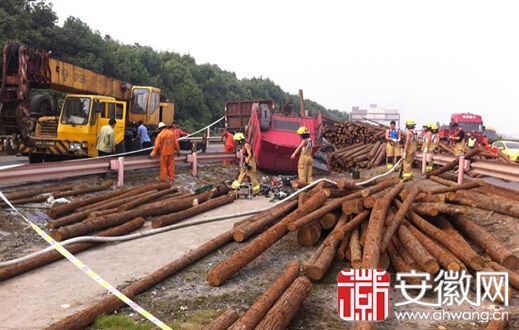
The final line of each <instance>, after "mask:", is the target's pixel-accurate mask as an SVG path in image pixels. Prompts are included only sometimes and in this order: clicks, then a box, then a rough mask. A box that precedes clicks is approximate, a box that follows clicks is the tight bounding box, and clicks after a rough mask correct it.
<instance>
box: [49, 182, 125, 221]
mask: <svg viewBox="0 0 519 330" xmlns="http://www.w3.org/2000/svg"><path fill="white" fill-rule="evenodd" d="M126 192H127V190H124V189H121V190H116V191H112V192H108V193H104V194H99V195H94V196H87V197H83V198H76V199H74V200H73V201H71V202H70V203H67V204H59V205H56V206H53V207H52V208H51V209H50V210H49V216H50V217H51V218H52V219H57V218H58V217H60V216H62V215H64V214H67V213H69V212H71V211H73V210H75V209H77V208H79V207H82V206H86V205H90V204H93V203H97V202H100V201H105V200H107V199H110V198H113V197H117V196H120V195H122V194H124V193H126Z"/></svg>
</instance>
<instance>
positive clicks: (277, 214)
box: [234, 201, 298, 242]
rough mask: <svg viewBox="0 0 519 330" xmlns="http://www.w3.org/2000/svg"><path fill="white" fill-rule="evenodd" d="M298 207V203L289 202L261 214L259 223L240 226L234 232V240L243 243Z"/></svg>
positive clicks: (254, 222)
mask: <svg viewBox="0 0 519 330" xmlns="http://www.w3.org/2000/svg"><path fill="white" fill-rule="evenodd" d="M297 205H298V202H297V201H288V202H286V203H284V204H283V205H276V206H275V207H273V208H271V209H270V210H267V211H265V212H263V213H261V216H259V217H258V219H257V221H253V222H250V223H248V224H246V225H244V226H240V227H239V228H237V229H236V230H235V231H234V240H235V241H236V242H243V241H244V240H246V239H247V238H249V237H251V236H252V235H254V234H256V233H258V232H259V231H260V230H262V229H263V228H266V227H268V226H270V225H272V224H273V223H274V222H276V221H277V220H278V219H279V218H281V217H283V216H285V215H287V214H288V213H289V212H291V211H292V210H294V209H295V208H296V206H297Z"/></svg>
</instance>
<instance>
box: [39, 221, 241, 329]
mask: <svg viewBox="0 0 519 330" xmlns="http://www.w3.org/2000/svg"><path fill="white" fill-rule="evenodd" d="M232 233H233V232H232V230H230V231H227V232H225V233H223V234H221V235H219V236H217V237H215V238H213V239H211V240H210V241H208V242H206V243H204V244H203V245H201V246H199V247H198V248H196V249H194V250H191V251H190V252H188V253H186V254H185V255H184V256H182V257H181V258H179V259H176V260H174V261H172V262H170V263H168V264H167V265H165V266H164V267H162V268H159V269H158V270H156V271H154V272H153V273H151V274H149V275H146V276H145V277H143V278H141V279H139V280H137V281H135V282H133V283H132V284H130V285H128V286H126V287H125V288H124V289H122V290H121V292H122V293H123V294H125V295H126V296H127V297H128V298H130V299H133V298H134V297H135V296H137V295H138V294H140V293H142V292H144V291H146V290H148V289H150V288H151V287H154V286H155V285H157V284H158V283H160V282H162V281H164V280H165V279H167V278H169V277H171V276H173V275H175V274H176V273H178V272H179V271H181V270H182V269H184V268H186V267H187V266H189V265H191V264H193V263H194V262H196V261H198V260H200V259H202V258H203V257H205V256H207V255H208V254H210V253H212V252H213V251H215V250H217V249H219V248H220V247H222V246H223V245H225V244H227V243H229V242H230V241H231V240H232ZM122 306H124V302H122V301H121V300H119V298H117V297H115V296H114V295H109V296H108V297H106V298H103V299H102V300H100V301H96V302H95V303H94V304H93V305H91V306H90V307H87V308H84V309H82V310H80V311H78V312H76V313H74V314H72V315H70V316H68V317H66V318H64V319H63V320H60V321H58V322H55V323H53V324H51V325H50V326H49V327H48V328H47V329H50V330H60V329H82V328H85V327H87V326H89V325H90V324H92V323H93V322H94V321H95V320H96V318H97V317H98V316H100V315H102V314H109V313H112V312H113V311H115V310H116V309H118V308H120V307H122Z"/></svg>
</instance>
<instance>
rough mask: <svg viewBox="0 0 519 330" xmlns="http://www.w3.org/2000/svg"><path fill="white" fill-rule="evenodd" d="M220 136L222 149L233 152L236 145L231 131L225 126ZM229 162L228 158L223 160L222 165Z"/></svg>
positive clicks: (226, 164)
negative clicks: (222, 144)
mask: <svg viewBox="0 0 519 330" xmlns="http://www.w3.org/2000/svg"><path fill="white" fill-rule="evenodd" d="M221 137H222V141H224V147H223V150H224V151H225V152H234V150H235V147H236V146H235V144H234V135H233V132H231V131H230V130H227V128H225V129H224V130H223V133H222V135H221ZM230 164H231V161H230V160H224V161H223V165H224V166H228V165H230Z"/></svg>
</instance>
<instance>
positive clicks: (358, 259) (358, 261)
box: [350, 228, 362, 269]
mask: <svg viewBox="0 0 519 330" xmlns="http://www.w3.org/2000/svg"><path fill="white" fill-rule="evenodd" d="M359 232H360V230H359V228H355V229H354V230H353V231H352V232H351V235H350V256H351V266H352V267H353V268H355V269H358V268H360V266H361V265H362V249H361V247H360V234H359Z"/></svg>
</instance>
